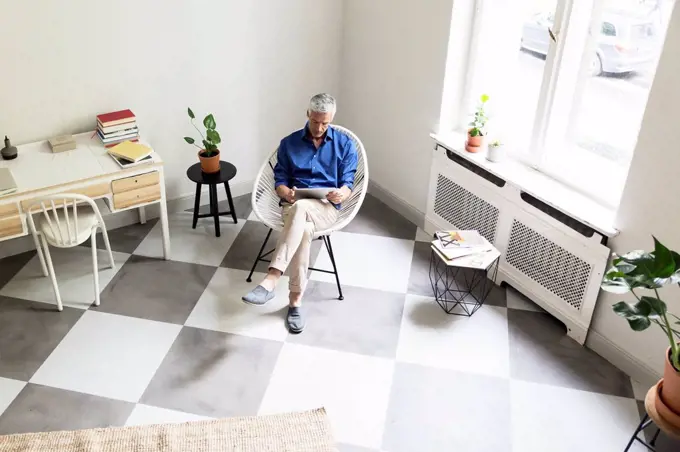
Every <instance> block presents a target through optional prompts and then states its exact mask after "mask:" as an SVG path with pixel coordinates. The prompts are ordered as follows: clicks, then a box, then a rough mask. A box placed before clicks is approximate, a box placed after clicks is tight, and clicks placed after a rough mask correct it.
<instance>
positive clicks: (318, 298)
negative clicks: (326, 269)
mask: <svg viewBox="0 0 680 452" xmlns="http://www.w3.org/2000/svg"><path fill="white" fill-rule="evenodd" d="M343 295H344V297H345V299H344V300H343V301H339V300H338V298H337V297H338V288H337V286H336V285H335V284H330V283H324V282H318V281H310V283H309V285H308V287H307V290H306V292H305V295H304V300H303V309H304V314H305V315H306V317H307V325H306V327H305V331H304V332H303V333H302V334H297V335H290V336H289V337H288V339H286V341H287V342H293V343H298V344H306V345H312V346H316V347H324V348H330V349H333V350H339V351H346V352H353V353H361V354H364V355H371V356H381V357H386V358H394V357H395V356H396V350H397V343H398V341H399V328H400V325H401V316H402V313H403V311H404V295H403V294H396V293H389V292H382V291H378V290H372V289H364V288H359V287H352V286H345V287H343Z"/></svg>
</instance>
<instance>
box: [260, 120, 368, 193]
mask: <svg viewBox="0 0 680 452" xmlns="http://www.w3.org/2000/svg"><path fill="white" fill-rule="evenodd" d="M356 171H357V148H356V146H355V144H354V142H353V141H352V140H351V139H350V138H349V137H348V136H347V135H345V134H344V133H342V132H338V131H337V130H334V129H333V127H332V126H331V127H329V128H328V130H327V131H326V136H325V137H324V140H323V142H322V143H321V146H319V149H317V148H316V146H314V142H313V141H312V139H311V138H310V136H309V134H308V133H307V126H305V128H304V129H302V130H298V131H297V132H293V133H292V134H290V135H288V136H287V137H286V138H284V139H283V140H281V144H280V145H279V152H278V162H277V164H276V167H275V168H274V179H275V181H276V187H278V186H279V185H285V186H287V187H290V188H293V187H297V188H341V187H342V186H343V185H346V186H347V188H349V189H350V190H351V189H352V188H353V186H354V174H355V173H356Z"/></svg>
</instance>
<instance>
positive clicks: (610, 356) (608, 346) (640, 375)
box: [586, 329, 661, 386]
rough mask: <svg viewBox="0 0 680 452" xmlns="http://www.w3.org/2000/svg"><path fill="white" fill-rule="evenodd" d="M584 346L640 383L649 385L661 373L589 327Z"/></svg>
mask: <svg viewBox="0 0 680 452" xmlns="http://www.w3.org/2000/svg"><path fill="white" fill-rule="evenodd" d="M586 347H588V348H589V349H591V350H592V351H594V352H595V353H597V354H598V355H600V356H601V357H603V358H604V359H606V360H607V361H609V362H610V363H611V364H613V365H614V366H616V367H618V368H619V369H621V370H622V371H623V372H625V373H626V374H627V375H630V376H631V378H633V379H634V380H637V381H639V382H640V383H643V384H646V385H650V386H651V385H653V384H655V383H656V382H657V381H658V380H659V379H660V378H661V374H659V373H657V371H655V370H654V369H652V368H651V367H649V366H648V365H647V364H645V363H643V362H642V361H640V360H639V359H637V358H635V357H634V356H632V355H631V354H630V353H628V352H626V351H625V350H623V349H622V348H621V347H619V346H618V345H616V344H615V343H614V342H612V341H611V340H609V339H607V338H606V337H605V336H603V335H602V334H600V333H598V332H597V331H595V330H592V329H591V330H590V331H589V332H588V338H587V339H586Z"/></svg>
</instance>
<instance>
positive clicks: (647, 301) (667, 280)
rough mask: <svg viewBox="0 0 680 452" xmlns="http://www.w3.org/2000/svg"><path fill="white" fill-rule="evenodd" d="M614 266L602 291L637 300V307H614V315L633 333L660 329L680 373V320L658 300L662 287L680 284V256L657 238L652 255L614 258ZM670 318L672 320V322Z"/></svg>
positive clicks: (620, 303) (607, 275) (643, 252)
mask: <svg viewBox="0 0 680 452" xmlns="http://www.w3.org/2000/svg"><path fill="white" fill-rule="evenodd" d="M612 263H613V266H612V268H611V269H610V270H609V271H607V274H606V275H605V277H604V281H603V283H602V289H603V290H606V291H608V292H612V293H617V294H624V293H628V292H630V293H632V294H633V295H634V296H635V298H636V299H637V303H635V304H630V303H626V302H624V301H620V302H618V303H616V304H614V305H613V309H614V312H615V313H616V314H618V315H620V316H621V317H623V318H624V319H626V320H627V321H628V324H629V325H630V327H631V328H632V329H633V330H634V331H643V330H646V329H647V328H649V327H650V325H652V324H655V325H657V326H658V327H659V328H661V329H662V330H663V332H664V334H666V336H667V337H668V342H669V344H670V347H671V355H670V361H671V364H673V367H675V369H676V370H679V371H680V347H679V346H678V340H680V331H678V327H677V326H675V325H680V317H678V316H676V315H674V314H672V313H670V312H669V311H668V308H667V307H666V303H665V302H663V301H662V300H661V297H660V296H659V289H660V288H661V287H663V286H665V285H667V284H678V283H680V254H678V253H676V252H675V251H671V250H669V249H668V248H666V247H665V246H664V245H663V244H662V243H661V242H659V241H658V240H657V239H656V237H654V251H653V252H651V253H648V252H645V251H632V252H630V253H627V254H624V255H622V256H617V255H614V259H613V261H612ZM641 290H648V291H652V292H653V294H654V296H640V295H639V294H638V292H639V291H641ZM669 317H672V318H673V319H672V320H669ZM672 321H673V323H672Z"/></svg>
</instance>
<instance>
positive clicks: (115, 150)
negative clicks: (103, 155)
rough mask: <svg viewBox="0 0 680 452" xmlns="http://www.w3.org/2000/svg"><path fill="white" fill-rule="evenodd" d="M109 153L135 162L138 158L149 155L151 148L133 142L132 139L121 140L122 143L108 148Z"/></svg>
mask: <svg viewBox="0 0 680 452" xmlns="http://www.w3.org/2000/svg"><path fill="white" fill-rule="evenodd" d="M108 152H109V154H111V155H112V156H113V157H118V158H119V159H124V160H127V161H128V162H133V163H137V162H139V161H140V160H142V159H144V158H146V157H148V156H150V155H151V154H152V153H153V149H151V148H150V147H148V146H144V145H143V144H139V143H133V142H132V141H123V142H122V143H120V144H118V145H116V146H114V147H112V148H111V149H109V150H108Z"/></svg>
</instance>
